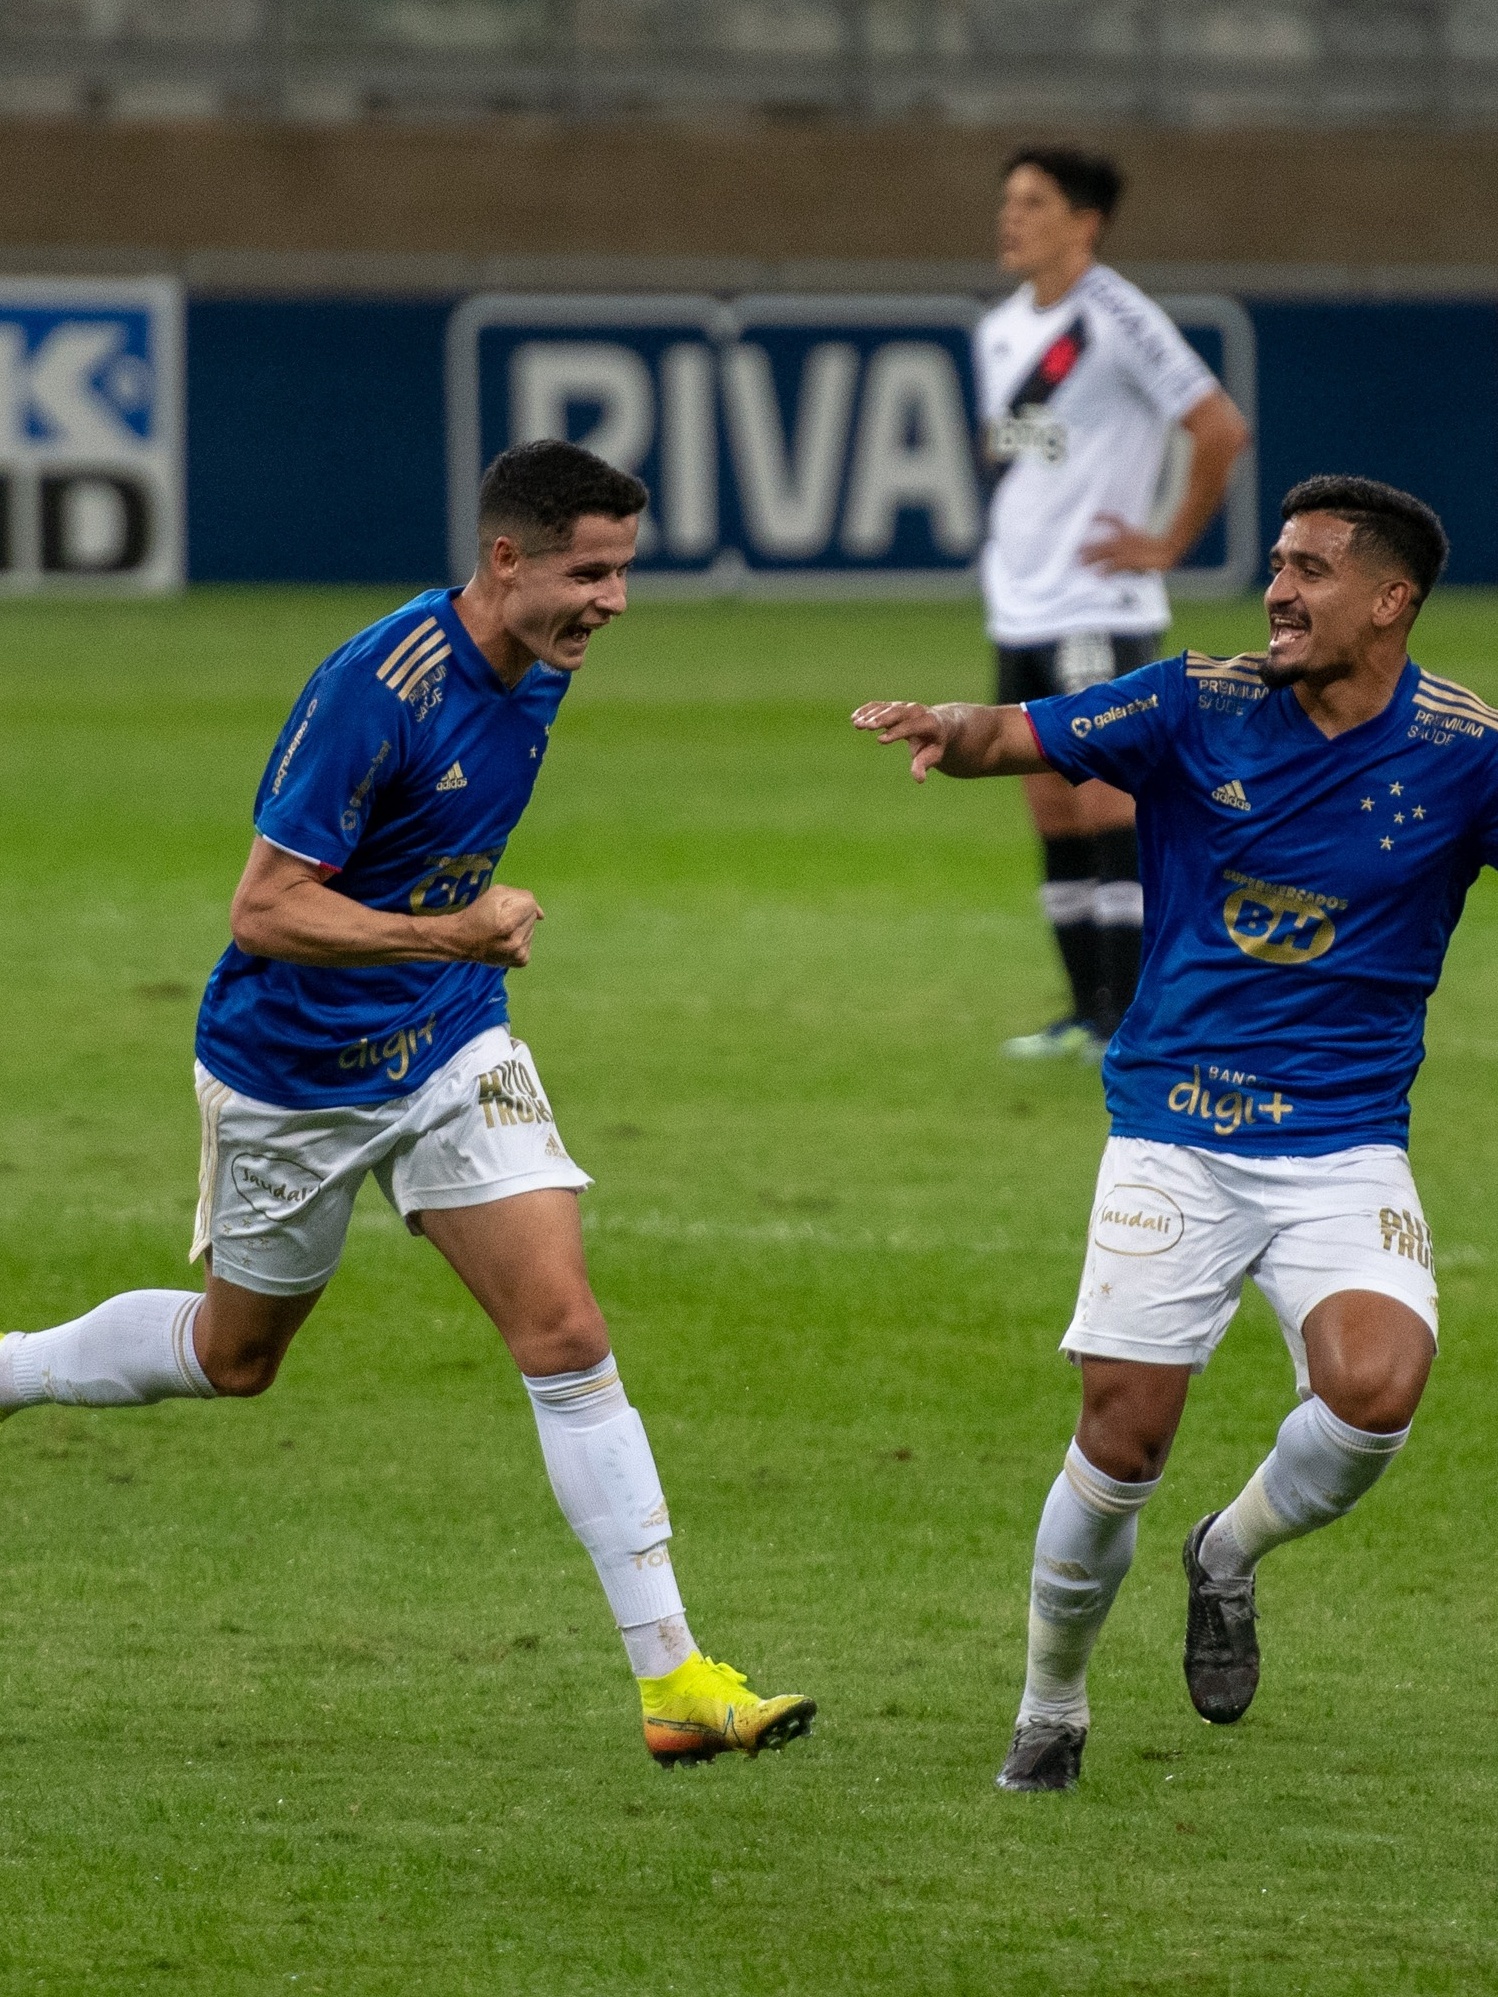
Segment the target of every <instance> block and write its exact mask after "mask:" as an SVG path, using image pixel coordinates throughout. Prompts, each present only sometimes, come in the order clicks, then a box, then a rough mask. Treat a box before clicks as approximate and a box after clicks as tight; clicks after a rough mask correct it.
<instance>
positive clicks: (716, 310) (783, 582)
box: [447, 295, 1258, 595]
mask: <svg viewBox="0 0 1498 1997" xmlns="http://www.w3.org/2000/svg"><path fill="white" fill-rule="evenodd" d="M1162 303H1163V304H1164V305H1165V307H1166V309H1167V310H1168V311H1172V313H1173V316H1174V317H1175V318H1176V319H1177V322H1178V323H1179V324H1180V325H1181V326H1182V329H1183V330H1184V331H1185V332H1186V334H1187V337H1188V338H1189V339H1191V341H1192V342H1193V344H1194V345H1195V346H1196V347H1197V349H1198V351H1199V352H1201V353H1202V355H1203V358H1204V359H1206V361H1207V362H1208V364H1209V366H1211V367H1212V368H1213V369H1214V370H1215V371H1216V372H1217V373H1218V375H1219V376H1220V377H1221V378H1222V379H1223V380H1224V382H1225V383H1226V385H1227V387H1228V389H1229V392H1230V393H1231V394H1232V395H1233V396H1234V399H1235V400H1236V401H1237V402H1238V403H1239V406H1240V407H1242V408H1243V409H1244V410H1245V413H1246V414H1247V415H1248V416H1249V418H1250V420H1252V417H1253V409H1254V336H1253V327H1252V324H1251V322H1250V321H1249V319H1248V316H1247V314H1246V313H1245V312H1244V311H1243V309H1242V307H1241V306H1239V305H1238V304H1237V303H1236V302H1235V301H1234V300H1231V299H1227V298H1214V297H1204V298H1190V299H1178V300H1170V299H1167V300H1163V301H1162ZM984 309H985V307H984V304H983V302H982V301H980V300H979V299H977V298H973V297H966V296H954V297H934V298H918V299H910V298H900V297H845V296H828V297H793V296H763V297H746V298H740V299H735V300H730V301H723V300H719V299H714V298H710V297H692V296H684V297H674V298H673V297H657V296H641V297H603V296H600V297H575V298H569V297H566V296H559V295H551V296H538V297H526V296H505V295H492V296H487V297H480V298H475V299H470V300H468V301H467V302H465V303H464V304H462V305H460V306H459V307H458V308H457V310H456V311H455V312H454V313H453V316H452V319H451V322H450V324H449V329H448V343H447V410H448V516H449V525H448V532H449V562H450V568H451V572H452V575H453V577H454V578H455V579H461V578H462V577H464V576H466V575H467V574H468V572H469V570H470V569H471V567H472V562H473V547H474V536H475V530H476V524H477V522H476V505H475V496H476V492H477V487H478V480H479V475H480V472H481V470H482V467H483V466H484V464H485V463H487V462H488V460H489V459H490V458H491V457H492V456H494V454H495V453H496V452H498V451H500V450H503V449H504V448H505V447H506V446H507V445H509V444H512V443H521V442H526V441H529V440H532V439H534V438H538V437H567V438H570V439H571V440H572V441H574V442H577V443H581V444H585V445H587V447H588V448H589V449H591V450H594V451H597V452H598V454H599V455H600V456H601V457H605V458H607V459H608V460H609V461H610V463H612V464H616V465H618V466H619V467H620V468H621V469H624V470H627V471H632V472H636V473H638V474H639V476H640V477H642V478H643V479H645V481H646V483H647V484H648V485H649V486H650V488H651V492H652V494H653V503H652V506H651V509H650V512H649V514H648V515H647V517H646V520H645V522H644V524H643V528H642V534H641V542H640V556H639V560H638V562H637V565H636V571H635V572H636V575H637V576H639V577H640V578H642V579H648V580H649V581H650V582H651V583H652V584H653V585H655V586H657V587H659V588H670V589H675V590H680V591H686V592H693V593H696V592H703V593H715V592H719V591H726V590H743V591H748V592H751V593H767V594H768V593H788V594H792V593H793V594H797V595H807V594H814V593H817V592H819V591H820V592H826V593H828V594H838V595H846V594H849V593H858V592H860V591H869V590H874V591H879V592H887V593H890V594H901V595H910V594H914V593H920V592H922V591H928V592H939V593H943V594H945V593H948V592H951V593H964V592H967V591H969V590H971V588H972V586H973V563H974V558H975V556H976V554H977V552H978V548H979V545H980V543H981V541H982V537H983V518H984V505H983V486H982V478H981V474H980V469H979V466H978V463H977V461H976V457H975V451H974V437H975V434H976V428H977V424H976V412H975V405H974V390H973V379H972V364H971V338H972V330H973V327H974V326H975V325H976V323H977V321H978V319H979V318H980V317H981V316H982V313H983V311H984ZM1183 471H1184V459H1183V457H1182V455H1181V453H1180V451H1176V452H1173V453H1172V455H1171V457H1170V459H1169V460H1168V462H1167V467H1166V473H1165V476H1164V478H1163V480H1162V492H1161V496H1160V504H1161V506H1162V507H1164V506H1168V505H1169V503H1170V499H1171V496H1172V492H1173V491H1178V490H1179V480H1180V478H1181V476H1182V475H1183ZM1257 566H1258V526H1257V502H1256V486H1255V478H1254V473H1253V468H1252V466H1251V465H1247V464H1245V465H1243V466H1242V467H1240V470H1239V472H1238V475H1237V478H1236V480H1235V484H1234V488H1233V491H1232V494H1231V496H1230V500H1229V504H1228V506H1227V507H1226V509H1225V510H1224V514H1223V516H1222V519H1221V520H1220V521H1219V522H1218V523H1216V524H1215V525H1214V527H1213V528H1212V529H1211V530H1210V531H1209V533H1208V535H1207V536H1206V538H1205V539H1204V541H1203V543H1202V546H1201V547H1200V548H1199V549H1198V550H1197V551H1196V552H1195V554H1194V556H1193V559H1192V563H1191V565H1190V566H1189V567H1188V568H1186V569H1184V570H1182V571H1181V572H1180V573H1179V574H1178V575H1177V576H1176V577H1175V578H1173V581H1174V583H1175V584H1176V586H1177V587H1178V588H1181V589H1183V591H1185V592H1189V591H1190V590H1192V589H1193V588H1194V589H1195V590H1196V591H1197V593H1200V594H1208V593H1213V594H1216V593H1220V594H1231V593H1234V592H1236V591H1238V590H1241V589H1243V588H1244V587H1246V586H1247V585H1248V584H1249V582H1250V581H1251V580H1252V578H1253V576H1254V574H1255V573H1256V570H1257Z"/></svg>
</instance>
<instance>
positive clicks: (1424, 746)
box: [1026, 652, 1498, 1154]
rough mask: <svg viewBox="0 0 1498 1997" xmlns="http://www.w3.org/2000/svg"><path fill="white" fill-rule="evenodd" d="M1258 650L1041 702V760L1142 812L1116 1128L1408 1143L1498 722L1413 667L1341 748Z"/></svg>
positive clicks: (1256, 1148) (1476, 856)
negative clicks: (1135, 940)
mask: <svg viewBox="0 0 1498 1997" xmlns="http://www.w3.org/2000/svg"><path fill="white" fill-rule="evenodd" d="M1257 663H1258V661H1257V660H1256V658H1255V657H1254V656H1253V655H1251V654H1249V655H1245V656H1244V657H1241V658H1236V659H1226V660H1224V659H1210V658H1206V657H1203V656H1202V655H1201V654H1200V653H1196V652H1187V653H1184V654H1183V655H1182V656H1181V657H1179V658H1175V659H1167V660H1163V661H1161V662H1160V663H1158V664H1155V665H1152V666H1145V667H1144V668H1143V669H1142V670H1141V671H1139V672H1134V673H1127V674H1125V675H1124V676H1123V677H1122V678H1121V679H1117V680H1113V681H1110V682H1106V683H1104V684H1102V685H1099V686H1095V687H1089V688H1088V689H1087V691H1086V692H1085V693H1079V694H1065V695H1061V696H1058V697H1057V698H1056V699H1053V700H1039V701H1033V702H1031V703H1029V705H1028V706H1027V708H1026V713H1027V714H1028V715H1029V718H1030V723H1031V726H1032V728H1033V729H1034V731H1035V735H1036V738H1037V740H1038V742H1039V744H1040V748H1041V751H1042V753H1043V754H1044V756H1045V758H1046V760H1047V762H1049V763H1050V764H1052V765H1053V766H1054V767H1055V768H1056V769H1057V770H1059V771H1060V772H1061V774H1062V775H1063V776H1065V777H1068V778H1070V779H1071V780H1072V781H1073V782H1080V781H1081V780H1082V779H1083V778H1085V777H1101V778H1102V779H1103V780H1104V781H1105V782H1106V783H1110V784H1115V785H1117V787H1118V788H1119V789H1120V790H1125V791H1129V792H1131V793H1132V795H1133V796H1134V797H1135V799H1136V800H1137V801H1138V807H1139V857H1140V874H1141V877H1142V879H1143V882H1144V936H1143V960H1142V964H1141V969H1140V977H1139V989H1138V993H1137V995H1136V997H1135V999H1134V1003H1133V1004H1132V1005H1131V1006H1130V1008H1129V1010H1128V1013H1127V1015H1126V1016H1125V1018H1124V1021H1123V1024H1122V1025H1121V1026H1120V1027H1119V1029H1118V1032H1117V1033H1116V1034H1115V1036H1114V1038H1113V1042H1112V1045H1111V1046H1110V1047H1109V1049H1108V1053H1107V1056H1106V1059H1105V1060H1104V1063H1103V1079H1104V1084H1105V1088H1106V1093H1107V1100H1108V1108H1109V1110H1110V1112H1111V1113H1112V1117H1113V1130H1114V1133H1115V1135H1117V1136H1121V1137H1148V1138H1156V1139H1159V1140H1162V1141H1164V1142H1166V1143H1170V1144H1188V1145H1200V1146H1204V1147H1206V1148H1207V1149H1209V1150H1214V1151H1233V1152H1256V1153H1260V1154H1268V1153H1297V1152H1298V1153H1307V1154H1315V1153H1321V1152H1328V1151H1337V1150H1340V1149H1342V1148H1343V1147H1344V1146H1347V1145H1353V1144H1397V1145H1403V1144H1404V1143H1405V1140H1406V1137H1407V1135H1408V1131H1409V1091H1410V1085H1411V1084H1412V1083H1413V1081H1414V1079H1415V1075H1416V1072H1417V1070H1418V1069H1419V1066H1420V1061H1421V1058H1422V1056H1423V1054H1424V1052H1425V1049H1424V1045H1423V1042H1422V1038H1421V1035H1422V1031H1423V1028H1424V1022H1425V1003H1426V1000H1427V999H1428V998H1429V996H1430V994H1431V992H1432V991H1433V990H1434V989H1435V985H1436V981H1437V979H1438V978H1439V977H1440V974H1441V963H1442V959H1443V958H1444V957H1445V954H1446V946H1447V943H1448V942H1449V941H1450V938H1451V932H1452V930H1453V929H1454V928H1455V927H1456V923H1457V919H1458V917H1459V916H1460V915H1461V911H1462V904H1463V901H1464V900H1465V898H1466V894H1467V890H1468V888H1469V887H1470V886H1471V884H1472V882H1473V880H1474V879H1475V878H1476V876H1477V873H1478V870H1479V868H1480V867H1481V866H1482V865H1483V863H1484V862H1487V863H1488V864H1489V865H1493V864H1498V711H1495V710H1494V709H1493V708H1491V707H1488V706H1487V705H1486V704H1485V703H1484V702H1483V701H1481V700H1479V699H1478V698H1477V696H1476V695H1475V694H1472V693H1469V692H1468V691H1467V690H1466V688H1464V687H1460V686H1457V685H1455V684H1454V683H1453V682H1452V681H1450V680H1443V679H1437V678H1436V677H1435V676H1434V675H1433V674H1431V673H1427V672H1423V671H1422V670H1421V669H1420V667H1419V666H1417V665H1414V664H1412V663H1409V662H1407V663H1406V665H1405V668H1404V672H1403V674H1402V675H1401V677H1400V679H1399V683H1398V686H1397V688H1396V690H1395V693H1394V697H1393V699H1392V700H1391V701H1390V702H1389V704H1388V706H1387V707H1386V708H1385V709H1384V711H1383V712H1382V713H1381V714H1379V715H1377V716H1375V717H1374V719H1373V720H1371V721H1366V722H1364V723H1363V724H1362V725H1361V726H1360V727H1357V728H1352V729H1349V730H1348V731H1347V732H1346V733H1345V734H1342V735H1338V736H1336V737H1335V738H1333V739H1331V740H1328V739H1327V737H1326V736H1324V735H1323V734H1322V733H1321V731H1320V730H1319V729H1318V728H1317V727H1316V726H1315V725H1314V723H1313V722H1311V721H1310V719H1309V718H1308V717H1307V715H1306V713H1305V710H1304V709H1303V708H1302V706H1301V705H1300V702H1299V701H1298V700H1297V699H1296V697H1295V694H1294V692H1293V691H1292V690H1291V689H1290V688H1288V687H1283V688H1279V689H1277V690H1273V691H1271V690H1270V689H1269V688H1267V687H1266V686H1265V685H1264V683H1263V681H1262V680H1261V679H1260V677H1259V674H1258V672H1257V670H1256V666H1257Z"/></svg>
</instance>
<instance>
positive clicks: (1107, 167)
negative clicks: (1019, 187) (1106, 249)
mask: <svg viewBox="0 0 1498 1997" xmlns="http://www.w3.org/2000/svg"><path fill="white" fill-rule="evenodd" d="M1017 166H1033V167H1038V168H1039V170H1040V171H1041V172H1042V173H1048V174H1049V175H1050V176H1051V179H1052V180H1054V181H1055V183H1056V185H1057V186H1058V187H1059V188H1060V189H1061V192H1062V193H1063V194H1064V195H1065V196H1066V199H1067V201H1068V203H1069V204H1070V206H1071V207H1073V208H1079V209H1080V208H1094V209H1096V210H1097V212H1098V214H1099V215H1101V216H1102V218H1103V220H1104V221H1105V222H1107V221H1110V220H1111V219H1112V216H1113V211H1114V209H1115V208H1116V207H1117V206H1118V204H1119V201H1120V199H1121V198H1122V195H1123V191H1124V177H1123V174H1122V173H1121V172H1120V171H1119V168H1118V165H1117V163H1116V162H1115V161H1113V160H1111V159H1108V158H1107V157H1106V155H1104V154H1103V153H1084V152H1078V151H1077V149H1076V148H1075V147H1074V146H1022V147H1021V148H1020V150H1019V151H1018V152H1017V153H1011V154H1010V155H1009V158H1008V159H1007V160H1006V161H1005V162H1004V178H1005V180H1007V179H1008V178H1009V176H1010V174H1011V173H1013V172H1014V169H1015V168H1016V167H1017Z"/></svg>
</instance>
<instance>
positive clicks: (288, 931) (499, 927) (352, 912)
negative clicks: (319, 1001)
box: [229, 838, 541, 970]
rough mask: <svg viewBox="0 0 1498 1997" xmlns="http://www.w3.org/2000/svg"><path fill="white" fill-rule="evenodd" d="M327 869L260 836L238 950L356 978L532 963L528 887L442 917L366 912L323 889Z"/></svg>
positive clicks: (534, 915) (235, 925)
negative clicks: (428, 966)
mask: <svg viewBox="0 0 1498 1997" xmlns="http://www.w3.org/2000/svg"><path fill="white" fill-rule="evenodd" d="M328 873H329V870H328V869H327V868H324V867H319V866H317V865H316V864H315V863H314V862H312V861H310V860H303V859H300V858H299V857H298V856H297V855H296V854H294V853H287V852H284V851H282V849H281V848H280V847H278V846H273V845H271V843H270V842H269V840H266V839H260V838H257V839H256V840H255V843H254V845H253V846H252V847H251V849H250V858H249V861H248V864H247V865H246V867H245V870H244V874H243V876H242V878H241V880H240V883H239V886H238V888H237V889H236V891H235V895H234V902H233V906H232V907H231V909H230V912H229V924H230V928H231V930H232V931H233V935H234V940H235V942H236V943H237V944H238V945H239V947H240V949H241V950H243V951H245V952H246V953H247V954H248V955H249V956H252V957H273V958H276V959H278V960H279V961H280V962H282V963H288V964H316V965H320V966H323V967H325V968H329V969H340V970H357V969H362V968H368V967H370V966H374V965H380V964H415V963H460V962H467V963H480V964H496V965H506V966H511V967H517V968H518V967H519V966H521V965H524V964H526V963H528V962H529V960H530V941H531V933H532V931H533V930H534V928H535V926H536V923H537V922H538V921H539V920H540V919H541V910H540V909H539V908H538V907H537V905H536V902H535V898H534V897H533V896H532V895H530V894H528V893H527V892H526V890H525V889H524V888H508V887H501V886H497V885H496V886H492V887H490V888H488V889H486V890H485V892H484V893H483V894H482V895H480V896H479V897H478V899H477V901H475V902H472V903H470V904H469V906H468V907H467V908H463V909H459V910H456V911H455V912H454V913H452V914H448V915H432V916H417V915H401V914H398V913H394V912H392V911H388V910H385V909H378V908H367V907H366V906H365V905H364V904H363V903H362V902H357V901H351V900H350V899H349V897H348V896H347V895H341V894H338V893H336V892H335V891H334V890H333V889H332V888H330V887H328V886H326V884H325V883H326V881H327V878H328Z"/></svg>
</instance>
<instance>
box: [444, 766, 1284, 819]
mask: <svg viewBox="0 0 1498 1997" xmlns="http://www.w3.org/2000/svg"><path fill="white" fill-rule="evenodd" d="M454 767H455V768H456V765H454ZM1212 795H1213V797H1214V798H1216V800H1217V802H1218V803H1219V804H1230V805H1231V806H1232V807H1233V809H1234V811H1252V810H1253V806H1252V805H1251V804H1250V803H1249V801H1248V797H1247V794H1246V793H1245V791H1244V788H1243V786H1242V784H1240V783H1239V781H1238V779H1237V778H1236V777H1233V778H1231V779H1230V780H1229V781H1228V782H1227V783H1225V784H1219V785H1218V786H1217V788H1216V790H1214V791H1213V793H1212Z"/></svg>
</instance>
